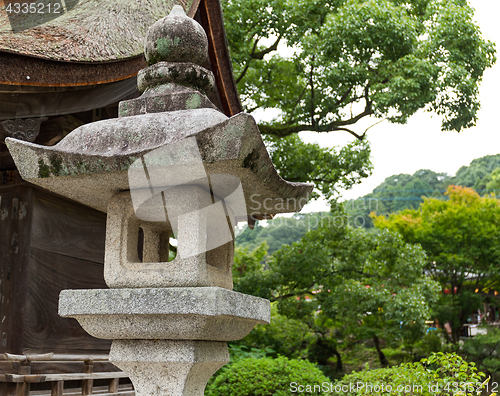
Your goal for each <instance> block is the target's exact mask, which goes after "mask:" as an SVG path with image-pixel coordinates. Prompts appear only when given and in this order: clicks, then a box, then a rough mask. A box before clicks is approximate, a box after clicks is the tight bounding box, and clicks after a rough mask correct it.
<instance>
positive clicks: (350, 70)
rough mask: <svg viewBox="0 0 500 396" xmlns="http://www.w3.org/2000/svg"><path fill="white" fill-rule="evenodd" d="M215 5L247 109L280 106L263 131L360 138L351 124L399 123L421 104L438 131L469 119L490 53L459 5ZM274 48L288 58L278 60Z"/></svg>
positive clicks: (422, 0) (452, 0) (419, 0)
mask: <svg viewBox="0 0 500 396" xmlns="http://www.w3.org/2000/svg"><path fill="white" fill-rule="evenodd" d="M223 6H224V14H225V24H226V30H227V36H228V42H229V47H230V51H231V56H232V59H233V68H234V72H235V76H236V81H237V83H238V89H239V91H240V95H241V98H242V101H243V103H244V105H245V107H246V109H247V110H248V111H251V110H253V109H256V108H277V109H279V110H280V114H279V116H278V117H277V118H276V119H275V120H274V121H273V122H271V123H269V124H267V125H263V126H262V131H263V132H264V133H267V134H273V135H275V136H287V135H290V134H292V133H294V132H298V131H303V130H310V131H317V132H330V131H347V132H349V133H351V134H353V135H355V136H356V137H361V136H362V134H357V133H355V132H354V131H353V130H352V129H351V126H354V125H355V123H356V122H357V121H359V120H360V119H361V118H363V117H367V116H370V115H373V116H376V117H379V118H387V119H388V120H390V121H391V122H398V123H405V122H406V121H407V119H408V117H410V116H411V115H412V114H414V113H415V112H416V111H417V110H419V109H421V108H427V109H429V110H432V111H434V112H436V113H438V114H440V115H442V116H443V123H442V128H443V130H456V131H460V130H461V129H462V128H467V127H470V126H472V125H474V123H475V120H476V113H477V110H478V109H479V103H478V100H477V94H478V83H479V82H480V80H481V78H482V75H483V72H484V70H485V69H486V68H488V67H490V66H491V65H492V64H493V62H494V60H495V57H494V53H495V51H494V45H493V43H491V42H490V41H487V40H484V39H483V38H482V37H481V32H480V30H479V27H478V26H476V25H475V23H474V22H473V9H472V8H471V7H469V6H468V5H467V2H466V1H465V0H444V1H438V0H406V1H404V0H335V1H325V0H310V1H307V2H302V1H297V0H288V1H282V0H271V1H268V0H266V1H262V0H245V1H231V0H226V1H224V2H223ZM266 39H271V41H273V40H274V42H272V43H271V44H270V45H266V44H265V43H264V42H265V41H266ZM267 41H268V40H267ZM278 44H283V45H286V46H287V47H288V48H289V49H291V51H292V52H293V55H291V56H289V57H284V56H283V55H280V54H278V53H277V48H278ZM351 105H352V111H349V108H350V106H351ZM346 109H347V110H346Z"/></svg>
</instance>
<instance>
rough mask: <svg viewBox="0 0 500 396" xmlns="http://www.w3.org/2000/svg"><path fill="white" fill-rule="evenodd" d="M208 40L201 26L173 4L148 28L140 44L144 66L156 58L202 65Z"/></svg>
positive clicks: (156, 60) (150, 63)
mask: <svg viewBox="0 0 500 396" xmlns="http://www.w3.org/2000/svg"><path fill="white" fill-rule="evenodd" d="M207 52H208V40H207V35H206V33H205V31H204V30H203V28H202V27H201V25H200V24H199V23H198V22H196V21H195V20H193V19H191V18H189V17H188V16H186V14H185V12H184V10H183V8H182V7H181V6H174V7H173V8H172V11H171V12H170V14H169V15H168V16H166V17H165V18H162V19H160V20H159V21H156V22H155V23H154V24H153V26H151V27H150V28H149V31H148V35H147V36H146V45H145V47H144V56H145V57H146V62H147V63H148V65H152V64H155V63H157V62H160V61H167V62H193V63H196V64H198V65H200V66H201V65H203V64H204V63H205V60H206V59H207Z"/></svg>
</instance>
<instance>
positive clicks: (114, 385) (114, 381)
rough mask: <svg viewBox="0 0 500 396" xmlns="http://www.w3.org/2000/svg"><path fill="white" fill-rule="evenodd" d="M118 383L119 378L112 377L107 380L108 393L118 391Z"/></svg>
mask: <svg viewBox="0 0 500 396" xmlns="http://www.w3.org/2000/svg"><path fill="white" fill-rule="evenodd" d="M119 384H120V378H113V379H112V380H111V381H109V390H108V392H109V393H118V385H119Z"/></svg>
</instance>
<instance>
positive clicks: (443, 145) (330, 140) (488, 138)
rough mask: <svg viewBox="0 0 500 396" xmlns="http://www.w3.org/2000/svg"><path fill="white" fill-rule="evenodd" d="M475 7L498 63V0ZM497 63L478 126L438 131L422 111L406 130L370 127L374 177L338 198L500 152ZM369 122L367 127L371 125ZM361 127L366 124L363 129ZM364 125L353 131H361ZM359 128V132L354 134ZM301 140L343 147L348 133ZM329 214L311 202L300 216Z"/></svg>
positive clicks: (476, 0) (475, 0) (477, 0)
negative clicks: (395, 177)
mask: <svg viewBox="0 0 500 396" xmlns="http://www.w3.org/2000/svg"><path fill="white" fill-rule="evenodd" d="M469 4H470V5H471V6H472V7H473V8H475V10H476V12H475V20H476V22H477V23H478V24H479V26H480V28H481V31H482V34H483V37H484V38H486V39H488V40H491V41H493V42H495V43H497V56H498V57H499V58H500V55H499V54H498V52H500V20H499V18H498V15H500V1H499V0H470V1H469ZM499 95H500V59H499V60H498V61H497V63H496V64H495V65H494V66H493V67H492V68H491V69H488V70H486V72H485V74H484V77H483V82H482V84H481V87H480V101H481V110H480V112H479V115H478V122H477V125H476V126H475V127H473V128H470V129H468V130H465V131H462V132H461V133H456V132H441V128H440V126H441V121H440V118H439V117H438V116H434V117H432V116H431V113H424V112H420V113H418V114H416V115H415V116H413V117H412V118H410V120H409V122H408V123H407V124H406V125H396V124H389V123H388V122H386V121H384V122H382V123H380V124H379V125H376V126H374V127H373V128H371V129H370V130H369V131H368V133H367V136H368V140H369V141H370V142H371V146H372V162H373V174H372V176H370V177H368V178H366V179H364V180H363V181H362V183H361V184H360V185H357V186H355V187H353V188H352V189H351V190H349V191H345V192H344V193H343V194H342V197H343V199H351V198H357V197H360V196H363V195H365V194H368V193H370V192H372V190H373V189H374V188H375V187H377V186H378V185H379V184H380V183H382V182H383V181H384V180H385V178H387V177H389V176H391V175H394V174H398V173H409V174H413V173H414V172H416V171H417V170H419V169H431V170H433V171H435V172H446V173H448V174H450V175H454V174H455V173H456V171H457V170H458V169H459V168H460V167H461V166H463V165H469V164H470V162H471V161H472V160H473V159H475V158H479V157H483V156H485V155H493V154H499V153H500V126H499V118H498V117H499V115H500V114H499V113H500V100H499V99H498V96H499ZM371 124H372V122H368V123H367V124H366V126H369V125H371ZM363 125H365V124H363ZM366 126H359V125H357V126H356V130H357V131H361V132H362V131H364V129H365V128H366ZM358 127H359V129H358ZM300 136H301V137H302V138H303V139H304V140H305V141H308V142H313V141H315V142H318V143H319V144H320V145H322V146H329V147H332V146H341V145H344V144H345V143H346V142H348V141H349V140H350V135H349V134H348V133H346V132H333V133H329V134H319V133H313V132H302V133H301V134H300ZM323 210H329V208H328V206H327V205H326V204H325V203H321V202H312V203H310V204H308V205H306V207H304V209H303V210H302V211H303V212H311V211H312V212H315V211H323Z"/></svg>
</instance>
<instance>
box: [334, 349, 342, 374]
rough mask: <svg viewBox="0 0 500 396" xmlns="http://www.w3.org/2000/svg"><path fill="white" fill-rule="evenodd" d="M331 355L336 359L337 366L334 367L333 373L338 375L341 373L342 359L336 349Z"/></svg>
mask: <svg viewBox="0 0 500 396" xmlns="http://www.w3.org/2000/svg"><path fill="white" fill-rule="evenodd" d="M333 354H334V355H335V357H336V358H337V366H336V367H335V371H336V372H337V373H340V372H341V371H342V358H341V357H340V353H339V351H337V350H336V349H335V350H334V351H333Z"/></svg>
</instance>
